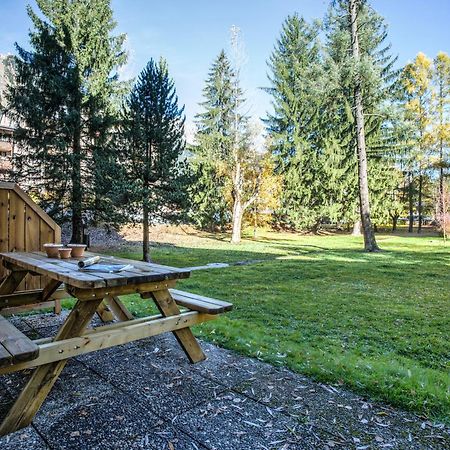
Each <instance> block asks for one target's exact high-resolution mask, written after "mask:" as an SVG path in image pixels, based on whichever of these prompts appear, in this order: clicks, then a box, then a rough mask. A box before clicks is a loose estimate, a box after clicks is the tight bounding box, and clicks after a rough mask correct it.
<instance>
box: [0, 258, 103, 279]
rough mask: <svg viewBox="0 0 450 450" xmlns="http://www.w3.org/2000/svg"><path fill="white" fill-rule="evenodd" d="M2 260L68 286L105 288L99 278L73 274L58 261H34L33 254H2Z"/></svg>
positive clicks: (77, 273)
mask: <svg viewBox="0 0 450 450" xmlns="http://www.w3.org/2000/svg"><path fill="white" fill-rule="evenodd" d="M0 256H1V257H2V258H3V260H5V261H7V262H10V263H11V264H15V265H17V266H20V267H23V268H25V269H27V270H29V271H32V272H36V273H39V274H40V275H46V276H48V277H49V278H52V279H56V280H59V281H62V282H63V283H67V284H69V285H74V286H81V287H88V288H95V287H105V286H106V283H105V281H104V280H102V279H101V278H98V277H95V276H91V275H88V274H85V273H83V272H75V271H74V270H71V269H67V268H65V267H61V266H60V265H59V264H58V263H59V262H60V260H58V259H52V258H46V261H47V262H45V261H43V260H39V259H36V258H35V257H34V255H33V254H31V253H30V254H28V253H23V252H15V253H2V254H1V255H0Z"/></svg>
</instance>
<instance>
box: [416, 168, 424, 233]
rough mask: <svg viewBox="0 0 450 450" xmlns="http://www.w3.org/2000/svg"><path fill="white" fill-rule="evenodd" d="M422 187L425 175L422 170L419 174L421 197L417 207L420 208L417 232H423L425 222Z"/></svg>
mask: <svg viewBox="0 0 450 450" xmlns="http://www.w3.org/2000/svg"><path fill="white" fill-rule="evenodd" d="M422 189H423V175H422V172H421V173H420V175H419V198H418V202H417V209H418V211H417V212H418V215H419V223H418V226H417V233H422V222H423V217H422V209H423V208H422Z"/></svg>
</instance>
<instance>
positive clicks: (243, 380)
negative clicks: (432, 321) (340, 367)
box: [0, 313, 450, 450]
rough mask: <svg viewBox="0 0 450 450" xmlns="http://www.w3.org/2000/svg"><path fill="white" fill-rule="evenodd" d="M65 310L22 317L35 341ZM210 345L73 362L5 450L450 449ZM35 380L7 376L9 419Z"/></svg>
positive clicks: (343, 397) (385, 413)
mask: <svg viewBox="0 0 450 450" xmlns="http://www.w3.org/2000/svg"><path fill="white" fill-rule="evenodd" d="M65 314H67V313H63V315H61V316H55V315H53V314H46V315H39V316H28V317H21V318H15V319H13V320H14V323H15V325H16V326H18V327H19V328H20V329H21V330H23V331H24V332H25V333H26V334H28V335H30V336H32V337H33V338H36V337H37V336H38V335H40V336H48V335H51V334H54V332H55V331H56V330H57V328H58V326H59V324H60V323H61V321H62V320H63V319H64V317H65ZM96 320H97V322H96V323H97V324H98V319H96ZM202 346H203V348H204V350H205V353H206V354H207V356H208V359H207V360H206V361H203V362H201V363H198V364H195V365H191V364H189V362H188V361H187V358H186V357H185V355H184V353H183V352H182V351H181V349H180V347H179V346H178V344H177V342H176V340H175V339H174V338H173V337H172V335H163V336H157V337H154V338H149V339H145V340H142V341H139V342H136V343H133V344H127V345H125V346H121V347H115V348H112V349H108V350H104V351H99V352H95V353H91V354H88V355H84V356H82V357H79V358H76V359H73V360H71V361H70V362H69V364H68V365H67V367H66V369H65V370H64V371H63V373H62V376H61V378H60V379H59V380H58V382H57V383H56V385H55V387H54V389H53V391H52V392H51V394H50V396H49V397H48V399H47V401H46V402H45V403H44V405H43V406H42V408H41V410H40V411H39V412H38V414H37V415H36V417H35V420H34V421H33V424H32V425H31V426H29V427H28V428H26V429H24V430H21V431H18V432H16V433H14V434H12V435H9V436H6V437H3V438H0V449H2V450H20V449H30V450H40V449H54V450H60V449H61V450H62V449H90V450H91V449H99V450H100V449H101V450H105V449H120V450H122V449H158V450H161V449H168V450H174V449H177V450H178V449H180V450H182V449H193V450H199V449H211V450H213V449H217V450H234V449H236V450H238V449H239V450H240V449H245V450H253V449H281V450H290V449H335V448H336V449H337V448H339V449H340V448H343V449H359V450H364V449H382V448H388V449H448V448H450V432H449V429H448V428H446V427H444V426H443V425H440V424H433V423H431V422H429V421H428V420H425V419H422V418H420V417H417V416H415V415H413V414H410V413H407V412H404V411H400V410H397V409H394V408H391V407H388V406H386V405H383V404H378V403H374V402H370V401H368V400H367V399H366V398H363V397H361V396H357V395H355V394H353V393H351V392H348V391H346V390H344V389H341V388H340V387H339V386H329V385H324V384H320V383H316V382H314V381H312V380H310V379H308V378H306V377H303V376H301V375H298V374H295V373H293V372H290V371H288V370H286V369H279V368H275V367H272V366H270V365H268V364H266V363H263V362H261V361H258V360H255V359H251V358H247V357H242V356H239V355H236V354H234V353H232V352H230V351H228V350H224V349H221V348H218V347H215V346H213V345H211V344H208V343H205V342H203V343H202ZM28 376H29V373H27V372H25V373H16V374H11V375H7V376H3V377H0V415H1V414H2V413H3V414H4V413H5V412H6V411H7V410H8V408H9V406H10V405H11V402H12V399H13V398H14V397H15V396H16V395H17V393H18V392H19V390H20V388H21V387H22V386H23V383H24V382H25V381H26V379H27V377H28Z"/></svg>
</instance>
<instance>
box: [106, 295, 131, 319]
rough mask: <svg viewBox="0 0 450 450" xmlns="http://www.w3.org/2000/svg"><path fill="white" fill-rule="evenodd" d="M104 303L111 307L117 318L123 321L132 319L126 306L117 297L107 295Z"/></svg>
mask: <svg viewBox="0 0 450 450" xmlns="http://www.w3.org/2000/svg"><path fill="white" fill-rule="evenodd" d="M105 300H106V303H107V304H108V305H109V307H110V308H111V309H112V312H113V314H114V315H115V316H116V318H117V320H120V321H122V322H125V321H126V320H133V319H134V317H133V314H131V312H130V311H129V310H128V308H127V307H126V306H125V305H124V304H123V303H122V302H121V300H120V299H119V297H114V296H109V297H106V298H105Z"/></svg>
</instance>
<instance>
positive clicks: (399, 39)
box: [0, 0, 450, 123]
mask: <svg viewBox="0 0 450 450" xmlns="http://www.w3.org/2000/svg"><path fill="white" fill-rule="evenodd" d="M27 3H31V4H32V5H33V4H34V1H33V0H32V1H31V2H29V1H26V0H0V5H1V16H2V20H1V28H0V53H8V52H14V42H15V41H17V42H18V43H19V44H21V45H25V46H26V44H27V39H28V38H27V32H28V28H29V26H30V21H29V19H28V17H27V15H26V11H25V6H26V4H27ZM371 4H372V6H373V7H374V8H375V9H376V10H377V11H378V12H379V13H380V14H381V15H383V16H384V17H385V19H386V21H387V23H388V25H389V40H390V41H391V42H392V51H393V53H394V54H397V55H398V56H399V61H398V64H401V65H403V64H404V63H406V62H407V61H408V60H411V59H412V58H414V56H415V55H416V54H417V52H419V51H423V52H424V53H426V54H427V55H428V56H435V55H436V53H437V52H438V51H440V50H443V51H446V52H447V53H450V0H372V1H371ZM328 5H329V1H328V0H295V1H294V0H225V1H217V0H216V1H214V0H190V1H187V0H165V1H161V0H158V1H155V0H112V7H113V10H114V14H115V18H116V20H117V22H118V31H120V32H125V33H127V35H128V40H127V48H128V51H129V53H130V56H129V62H128V64H127V66H126V67H124V68H123V70H122V76H123V77H125V78H126V77H133V76H135V75H137V74H138V73H139V71H140V70H141V69H142V68H143V66H144V65H145V64H146V62H147V61H148V59H149V58H150V57H153V58H159V56H164V57H165V58H166V59H167V60H168V63H169V69H170V71H171V74H172V76H173V77H174V79H175V82H176V87H177V90H178V95H179V99H180V102H181V103H183V104H185V105H186V114H187V119H188V123H191V122H192V119H193V116H194V115H195V113H196V112H198V111H199V107H198V103H199V102H200V101H201V99H202V97H201V93H202V87H203V83H204V80H205V78H206V75H207V72H208V68H209V66H210V65H211V62H212V60H213V59H214V58H215V56H216V55H217V54H218V53H219V51H220V49H221V48H225V49H227V48H228V41H229V29H230V27H231V26H232V25H236V26H238V27H239V28H240V29H241V30H242V36H243V39H244V41H245V49H246V53H247V63H246V64H245V66H244V67H243V70H242V84H243V87H244V89H245V92H246V95H247V97H248V103H249V111H250V113H251V114H252V115H253V116H254V117H255V118H258V117H263V116H264V115H265V112H266V111H267V110H268V109H270V98H269V97H268V96H267V94H266V93H264V92H263V91H261V90H260V89H259V88H260V87H262V86H267V76H266V74H267V67H266V60H267V58H268V56H269V54H270V52H271V51H272V49H273V46H274V43H275V40H276V38H277V37H278V35H279V32H280V28H281V24H282V22H283V20H284V19H285V17H286V16H287V15H288V14H292V13H294V12H298V13H299V14H301V15H303V16H304V17H305V18H306V19H313V18H322V17H323V15H324V13H325V11H326V9H327V7H328Z"/></svg>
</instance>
